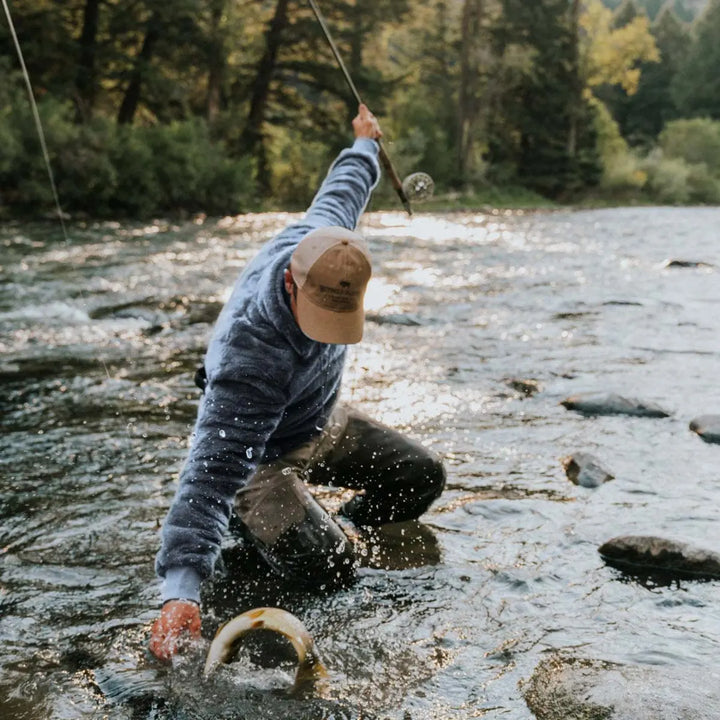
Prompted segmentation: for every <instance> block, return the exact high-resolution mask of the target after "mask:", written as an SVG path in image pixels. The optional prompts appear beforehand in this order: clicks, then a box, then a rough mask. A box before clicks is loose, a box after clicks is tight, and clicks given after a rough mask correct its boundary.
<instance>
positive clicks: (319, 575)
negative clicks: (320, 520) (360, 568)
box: [260, 523, 357, 593]
mask: <svg viewBox="0 0 720 720" xmlns="http://www.w3.org/2000/svg"><path fill="white" fill-rule="evenodd" d="M260 551H261V553H262V554H263V556H264V557H265V559H266V560H267V561H268V563H269V564H270V565H271V567H273V568H274V569H275V570H276V571H277V572H278V573H279V574H280V575H281V576H282V577H283V578H285V579H286V580H288V581H290V582H291V583H292V584H294V585H297V586H299V587H302V588H304V589H307V590H313V591H317V592H320V593H323V592H328V591H334V590H338V589H341V588H344V587H347V586H348V585H351V584H352V583H353V582H354V581H355V578H356V573H357V561H356V558H355V551H354V548H353V545H352V543H351V542H350V540H349V539H348V538H347V537H346V535H345V534H344V533H343V532H342V530H341V529H340V528H339V527H338V526H337V525H335V524H334V523H332V525H331V526H326V527H323V528H322V530H320V529H319V527H318V526H317V525H312V524H306V523H300V525H298V526H295V527H293V528H290V529H289V530H288V531H287V532H285V533H283V535H281V536H280V537H279V538H278V539H277V541H276V542H274V543H273V544H272V545H271V546H269V547H268V546H266V547H261V548H260Z"/></svg>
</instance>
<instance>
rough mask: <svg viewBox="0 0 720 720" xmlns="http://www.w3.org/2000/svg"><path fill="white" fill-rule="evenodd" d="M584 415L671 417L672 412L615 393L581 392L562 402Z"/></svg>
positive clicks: (653, 404) (569, 408)
mask: <svg viewBox="0 0 720 720" xmlns="http://www.w3.org/2000/svg"><path fill="white" fill-rule="evenodd" d="M560 404H561V405H562V406H563V407H565V408H567V409H568V410H574V411H575V412H579V413H582V414H583V415H631V416H633V417H654V418H664V417H669V416H670V413H668V412H667V411H665V410H663V409H662V408H661V407H660V406H658V405H656V404H655V403H652V402H646V401H644V400H637V399H636V398H626V397H623V396H622V395H616V394H615V393H581V394H579V395H572V396H571V397H569V398H566V399H565V400H563V401H562V402H561V403H560Z"/></svg>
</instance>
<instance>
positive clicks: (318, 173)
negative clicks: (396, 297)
mask: <svg viewBox="0 0 720 720" xmlns="http://www.w3.org/2000/svg"><path fill="white" fill-rule="evenodd" d="M318 4H319V5H320V6H321V8H322V10H323V12H324V14H325V16H326V18H327V22H328V26H329V27H330V29H331V31H332V34H333V36H334V38H335V40H336V42H337V44H338V47H339V48H340V53H341V55H342V56H343V58H344V60H345V64H346V65H347V67H348V69H349V71H350V74H351V75H352V77H353V79H354V81H355V84H356V85H357V87H358V89H359V90H360V93H361V94H362V97H363V99H364V100H365V102H366V103H367V104H368V105H369V106H370V108H371V109H372V110H373V112H374V113H375V114H376V115H377V116H378V117H379V118H380V121H381V125H382V127H383V131H384V134H385V147H386V149H387V151H388V154H389V155H390V156H391V158H392V160H393V162H394V164H395V165H396V167H397V168H398V170H399V173H400V174H401V175H403V174H407V173H409V172H412V171H416V170H423V171H425V172H428V173H429V174H430V175H432V177H433V178H434V180H435V183H436V199H435V200H434V203H435V207H437V208H443V207H446V208H452V207H481V206H486V205H494V206H517V205H540V204H543V203H551V204H552V203H578V202H582V203H604V204H620V203H664V204H720V73H718V70H717V69H718V68H719V67H720V0H665V1H663V0H644V1H643V2H641V1H640V0H625V1H624V2H617V1H613V0H606V2H604V3H603V2H601V1H600V0H533V2H527V1H526V0H372V1H371V2H370V1H369V0H365V1H364V2H360V0H343V1H340V0H319V3H318ZM3 5H4V9H5V17H3V18H2V20H0V71H1V72H2V75H3V82H2V83H1V84H0V217H6V218H7V217H27V216H31V217H32V216H38V215H47V214H48V213H51V212H52V211H53V197H52V186H51V184H50V183H49V182H48V174H47V170H46V167H45V163H44V160H43V155H42V152H41V144H40V141H39V138H38V133H37V131H36V129H35V125H34V122H33V111H32V105H31V103H30V100H29V97H28V91H27V87H26V82H25V77H24V75H23V72H22V65H21V63H20V61H19V58H18V53H17V51H16V47H15V44H14V38H13V33H12V32H11V30H12V28H13V27H14V29H15V31H16V37H17V42H18V44H19V46H20V48H21V50H22V55H23V56H24V62H25V65H26V68H27V72H28V76H29V79H30V81H31V85H32V88H33V91H34V96H35V98H36V100H37V105H38V110H39V116H40V118H41V120H42V127H43V130H44V135H45V139H46V144H47V149H48V153H49V157H50V163H51V167H52V169H53V173H54V176H55V180H56V186H57V190H58V195H59V198H60V201H61V203H62V207H63V210H64V211H65V212H67V213H69V214H70V215H71V216H77V217H83V216H85V217H128V218H143V217H150V216H153V215H156V214H159V213H181V214H182V213H198V212H203V213H207V214H213V215H217V214H235V213H241V212H246V211H250V210H263V209H283V210H297V209H302V207H303V206H304V205H305V204H306V203H307V202H308V201H309V200H310V199H311V198H312V196H313V194H314V192H315V190H316V189H317V186H318V183H319V182H320V181H321V179H322V177H323V175H324V173H325V172H326V170H327V166H328V163H329V162H330V161H331V160H332V158H333V157H334V155H335V154H336V153H337V151H338V150H339V149H340V148H342V147H344V146H346V145H347V144H348V143H349V139H350V137H351V136H350V130H349V123H350V120H351V118H352V117H353V116H354V114H355V113H356V111H357V104H356V102H355V100H354V99H353V96H352V94H351V93H350V91H349V89H348V87H347V85H346V83H345V81H344V79H343V76H342V75H341V73H340V72H339V70H338V67H337V65H336V63H335V60H334V58H333V56H332V54H331V52H330V49H329V47H328V44H327V42H326V40H325V38H324V36H323V35H322V32H321V29H320V27H319V25H318V23H317V21H316V19H315V17H314V15H313V14H312V12H311V9H310V7H309V6H308V3H307V2H305V1H304V0H207V1H206V2H200V0H175V2H173V3H167V2H160V0H125V1H124V2H120V1H119V0H63V1H62V2H60V1H59V0H3ZM10 19H11V20H12V23H11V22H10ZM376 202H379V203H380V204H383V203H385V204H387V205H388V206H390V205H391V204H392V203H393V195H392V189H391V188H389V187H386V186H383V187H381V189H380V191H379V193H378V199H377V200H376Z"/></svg>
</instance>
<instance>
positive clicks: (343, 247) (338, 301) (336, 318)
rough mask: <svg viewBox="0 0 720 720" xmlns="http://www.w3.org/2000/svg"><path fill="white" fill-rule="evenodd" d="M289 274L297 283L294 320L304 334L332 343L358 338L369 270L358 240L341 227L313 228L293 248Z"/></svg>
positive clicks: (359, 239)
mask: <svg viewBox="0 0 720 720" xmlns="http://www.w3.org/2000/svg"><path fill="white" fill-rule="evenodd" d="M290 272H291V273H292V275H293V278H294V280H295V284H296V285H297V287H298V294H297V321H298V325H300V329H301V330H302V331H303V332H304V333H305V335H307V336H308V337H309V338H312V339H313V340H317V341H318V342H322V343H332V344H336V345H350V344H353V343H356V342H360V340H361V339H362V334H363V325H364V321H365V310H364V307H363V299H364V297H365V289H366V288H367V284H368V280H370V275H371V274H372V265H371V260H370V253H369V252H368V249H367V245H366V244H365V241H364V240H363V238H362V237H361V236H360V235H358V233H356V232H352V231H351V230H347V229H346V228H342V227H323V228H318V229H317V230H313V231H312V232H309V233H308V234H307V235H306V236H305V237H304V238H303V239H302V240H301V241H300V243H299V244H298V246H297V247H296V248H295V252H294V253H293V254H292V258H291V260H290Z"/></svg>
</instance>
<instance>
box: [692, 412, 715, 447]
mask: <svg viewBox="0 0 720 720" xmlns="http://www.w3.org/2000/svg"><path fill="white" fill-rule="evenodd" d="M690 429H691V430H692V431H693V432H696V433H697V434H698V435H699V436H700V437H701V438H702V439H703V440H704V441H705V442H709V443H720V415H701V416H700V417H697V418H695V419H694V420H693V421H692V422H691V423H690Z"/></svg>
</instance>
